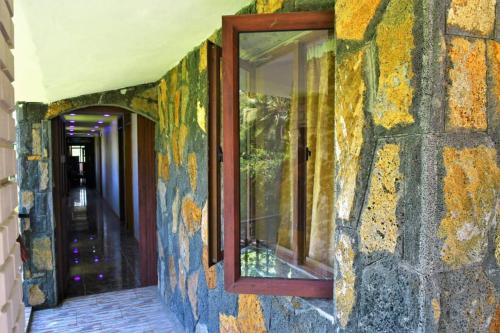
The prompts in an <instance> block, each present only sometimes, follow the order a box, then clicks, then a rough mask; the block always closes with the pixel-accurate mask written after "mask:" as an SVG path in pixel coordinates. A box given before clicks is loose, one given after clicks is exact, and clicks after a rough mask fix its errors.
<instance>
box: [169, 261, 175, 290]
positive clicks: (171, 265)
mask: <svg viewBox="0 0 500 333" xmlns="http://www.w3.org/2000/svg"><path fill="white" fill-rule="evenodd" d="M168 276H169V280H170V289H171V290H172V292H174V290H175V286H176V285H177V274H176V272H175V262H174V257H173V256H169V258H168Z"/></svg>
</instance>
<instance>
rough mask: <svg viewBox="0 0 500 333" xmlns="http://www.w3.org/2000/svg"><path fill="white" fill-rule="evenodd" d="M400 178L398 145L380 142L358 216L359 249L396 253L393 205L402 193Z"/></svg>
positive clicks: (397, 235) (394, 205) (364, 251)
mask: <svg viewBox="0 0 500 333" xmlns="http://www.w3.org/2000/svg"><path fill="white" fill-rule="evenodd" d="M401 180H402V175H401V173H400V145H399V144H393V143H387V144H383V145H381V146H380V147H379V148H378V149H377V152H376V155H375V161H374V167H373V169H372V172H371V177H370V185H369V189H368V194H367V199H366V203H365V207H364V209H363V212H362V215H361V226H360V230H359V235H360V250H361V252H363V253H366V254H371V253H373V252H389V253H394V252H395V250H396V244H397V240H398V237H399V223H398V218H397V217H396V208H397V205H398V202H399V199H400V197H401V195H402V191H401V188H400V182H401Z"/></svg>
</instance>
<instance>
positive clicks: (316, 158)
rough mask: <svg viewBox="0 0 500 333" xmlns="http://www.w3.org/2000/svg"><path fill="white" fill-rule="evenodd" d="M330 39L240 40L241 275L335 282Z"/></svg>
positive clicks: (278, 35)
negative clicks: (333, 273)
mask: <svg viewBox="0 0 500 333" xmlns="http://www.w3.org/2000/svg"><path fill="white" fill-rule="evenodd" d="M331 36H332V32H331V31H329V30H317V31H284V32H253V33H240V43H239V45H240V49H239V56H240V59H239V66H240V70H239V74H240V82H239V91H240V96H239V106H240V108H239V112H240V113H239V117H240V217H241V221H240V245H241V275H242V276H253V277H278V278H319V279H331V278H332V271H333V231H334V221H333V184H334V181H333V176H334V175H333V172H334V165H333V149H334V144H333V128H334V124H333V112H334V108H333V95H334V94H333V89H334V80H333V77H334V71H333V70H334V53H333V51H334V48H333V38H332V37H331ZM307 152H310V154H309V155H310V157H309V158H308V157H307V156H308V154H307Z"/></svg>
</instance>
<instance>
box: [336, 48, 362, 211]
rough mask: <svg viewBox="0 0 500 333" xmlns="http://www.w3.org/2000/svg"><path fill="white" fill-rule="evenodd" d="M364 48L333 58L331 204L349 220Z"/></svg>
mask: <svg viewBox="0 0 500 333" xmlns="http://www.w3.org/2000/svg"><path fill="white" fill-rule="evenodd" d="M363 56H364V50H360V51H357V52H354V53H352V54H345V56H344V57H343V58H342V59H341V60H337V64H336V67H337V71H336V78H335V98H336V101H335V146H336V154H335V157H336V159H335V169H336V172H335V188H336V190H337V195H336V197H335V200H336V202H335V207H336V212H337V218H340V219H344V220H349V219H350V217H351V214H352V211H353V207H354V204H355V202H354V200H355V198H356V190H357V187H356V185H357V178H358V173H359V171H360V169H361V162H362V161H361V150H362V147H363V143H364V130H365V113H364V102H365V101H364V96H365V91H366V87H365V82H364V80H363Z"/></svg>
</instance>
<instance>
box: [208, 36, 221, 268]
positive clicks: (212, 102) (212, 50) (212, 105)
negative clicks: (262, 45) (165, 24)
mask: <svg viewBox="0 0 500 333" xmlns="http://www.w3.org/2000/svg"><path fill="white" fill-rule="evenodd" d="M207 57H208V59H207V71H208V96H209V111H208V165H209V172H208V184H209V185H208V186H209V187H208V188H209V191H208V210H209V220H208V221H209V223H208V224H209V225H208V258H209V262H208V264H209V266H212V265H214V264H216V263H218V262H219V261H221V260H223V258H224V253H223V251H222V228H221V202H222V200H221V163H222V151H221V142H220V141H221V128H220V126H221V109H222V107H221V57H222V48H221V47H220V46H218V45H216V44H214V43H212V42H210V41H208V42H207Z"/></svg>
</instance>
